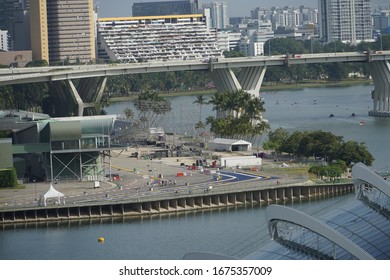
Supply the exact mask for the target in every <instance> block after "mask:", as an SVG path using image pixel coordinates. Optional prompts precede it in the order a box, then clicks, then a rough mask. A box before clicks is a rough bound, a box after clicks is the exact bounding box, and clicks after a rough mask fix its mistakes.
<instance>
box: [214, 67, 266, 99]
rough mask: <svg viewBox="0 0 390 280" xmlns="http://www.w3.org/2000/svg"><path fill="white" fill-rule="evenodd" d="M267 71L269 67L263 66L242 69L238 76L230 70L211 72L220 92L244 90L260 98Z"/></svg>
mask: <svg viewBox="0 0 390 280" xmlns="http://www.w3.org/2000/svg"><path fill="white" fill-rule="evenodd" d="M266 69H267V67H263V66H251V67H245V68H242V69H241V71H240V72H239V74H238V76H236V74H235V73H234V72H233V70H232V69H230V68H225V69H210V70H211V75H212V77H213V80H214V83H215V86H216V88H217V90H218V91H221V92H233V91H239V90H243V91H245V92H248V93H250V94H251V95H252V96H254V97H258V96H259V94H260V87H261V83H262V82H263V79H264V74H265V71H266Z"/></svg>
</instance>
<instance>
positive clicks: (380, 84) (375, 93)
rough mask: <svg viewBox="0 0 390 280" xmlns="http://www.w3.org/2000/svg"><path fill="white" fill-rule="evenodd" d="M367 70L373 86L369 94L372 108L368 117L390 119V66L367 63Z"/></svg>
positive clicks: (377, 62) (383, 62)
mask: <svg viewBox="0 0 390 280" xmlns="http://www.w3.org/2000/svg"><path fill="white" fill-rule="evenodd" d="M368 68H369V71H370V73H371V75H372V79H373V80H374V85H375V89H374V90H372V92H371V95H372V99H373V101H374V108H373V110H372V111H370V112H369V115H370V116H375V117H390V64H389V62H387V61H373V62H371V63H368Z"/></svg>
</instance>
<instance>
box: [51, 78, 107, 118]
mask: <svg viewBox="0 0 390 280" xmlns="http://www.w3.org/2000/svg"><path fill="white" fill-rule="evenodd" d="M106 82H107V77H92V78H83V79H79V80H77V81H76V82H73V81H72V80H70V79H69V80H65V81H53V82H51V87H52V89H53V91H54V92H55V93H56V95H57V97H59V98H60V100H63V101H64V103H60V104H61V105H62V107H66V106H63V104H68V103H69V102H73V103H74V106H73V108H74V109H73V114H74V115H76V116H84V115H96V110H97V106H98V104H99V103H100V101H101V99H102V96H103V91H104V88H105V86H106ZM69 93H70V94H69ZM68 96H71V97H72V98H71V99H69V98H68ZM58 107H60V106H58ZM64 109H65V110H69V108H55V110H56V112H55V114H56V115H60V116H62V115H64V116H68V115H69V112H62V111H63V110H64Z"/></svg>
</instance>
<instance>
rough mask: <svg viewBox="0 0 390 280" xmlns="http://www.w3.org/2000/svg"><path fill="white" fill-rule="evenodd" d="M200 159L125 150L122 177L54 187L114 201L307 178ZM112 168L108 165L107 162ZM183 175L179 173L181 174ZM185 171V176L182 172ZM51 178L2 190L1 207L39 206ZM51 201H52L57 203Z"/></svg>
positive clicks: (116, 161) (73, 196)
mask: <svg viewBox="0 0 390 280" xmlns="http://www.w3.org/2000/svg"><path fill="white" fill-rule="evenodd" d="M195 161H196V159H193V158H163V159H161V160H144V159H136V158H130V157H129V154H127V153H122V154H121V155H119V156H117V157H113V158H112V161H111V172H112V173H116V174H119V175H120V178H121V180H118V181H112V182H100V187H99V188H94V182H79V181H71V182H69V181H67V182H58V183H57V184H54V185H53V186H54V188H55V189H56V190H58V191H60V192H62V193H63V194H64V195H65V202H66V204H68V205H69V204H77V205H81V204H90V203H112V202H113V201H118V202H119V201H142V200H144V199H150V197H156V198H163V197H172V196H188V195H196V194H199V193H202V192H204V191H208V190H209V187H210V186H212V191H213V192H228V191H229V190H231V188H235V189H237V188H253V187H254V186H256V187H258V186H259V184H261V185H263V186H264V187H267V186H270V185H276V184H277V181H279V184H280V183H293V182H297V181H300V182H303V181H305V180H306V179H305V178H300V179H291V178H282V177H279V178H276V177H272V176H265V175H264V174H261V173H258V172H252V173H251V174H248V173H242V172H238V171H233V170H225V169H224V170H215V169H214V170H210V169H208V170H209V171H211V172H210V173H209V171H206V172H204V171H205V170H206V169H205V170H192V169H191V170H189V169H188V167H187V166H192V163H194V162H195ZM107 172H108V165H107ZM178 175H179V176H178ZM180 175H183V176H180ZM49 186H50V184H49V183H48V182H39V183H30V184H26V185H25V188H24V189H6V190H0V209H1V210H6V209H19V208H30V207H37V206H38V202H37V198H39V197H40V196H41V195H43V194H45V193H46V192H47V190H48V189H49ZM53 203H54V201H49V202H48V205H50V204H51V205H53Z"/></svg>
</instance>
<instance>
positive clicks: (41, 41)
mask: <svg viewBox="0 0 390 280" xmlns="http://www.w3.org/2000/svg"><path fill="white" fill-rule="evenodd" d="M30 20H31V26H34V28H32V29H31V47H32V51H33V58H34V60H40V59H45V60H47V61H50V63H61V62H62V63H64V62H65V61H67V62H70V63H75V62H80V63H88V62H90V61H95V36H94V34H95V31H94V28H95V27H94V12H93V0H68V1H66V0H38V1H32V2H31V3H30Z"/></svg>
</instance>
